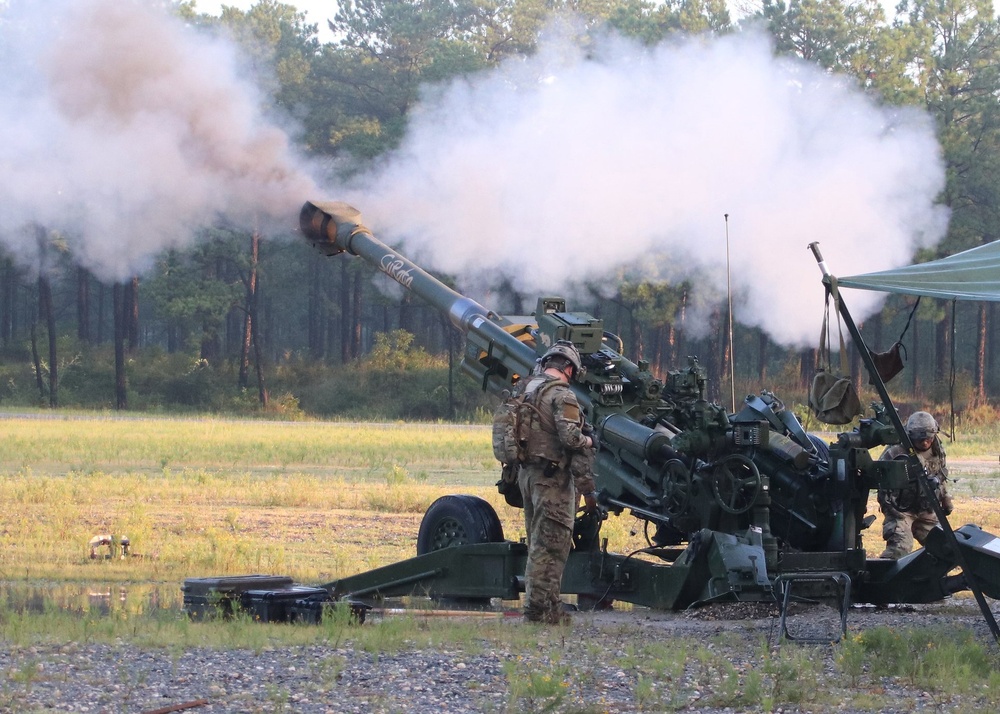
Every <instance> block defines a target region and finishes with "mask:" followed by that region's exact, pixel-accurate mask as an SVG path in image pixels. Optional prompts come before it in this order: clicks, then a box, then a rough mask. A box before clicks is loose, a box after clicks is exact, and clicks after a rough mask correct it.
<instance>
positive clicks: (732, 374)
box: [723, 213, 736, 414]
mask: <svg viewBox="0 0 1000 714" xmlns="http://www.w3.org/2000/svg"><path fill="white" fill-rule="evenodd" d="M723 216H724V217H725V219H726V294H727V295H728V299H729V391H730V394H731V396H732V400H733V414H735V413H736V345H734V344H733V286H732V277H731V276H732V271H731V269H730V262H729V214H728V213H725V214H723Z"/></svg>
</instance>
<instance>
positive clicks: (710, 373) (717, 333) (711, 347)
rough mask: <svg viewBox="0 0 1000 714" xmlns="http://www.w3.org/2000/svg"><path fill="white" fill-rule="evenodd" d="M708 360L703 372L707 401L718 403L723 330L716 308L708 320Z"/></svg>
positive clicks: (719, 314)
mask: <svg viewBox="0 0 1000 714" xmlns="http://www.w3.org/2000/svg"><path fill="white" fill-rule="evenodd" d="M708 320H709V322H708V324H709V329H708V359H706V360H705V362H706V364H705V370H706V372H707V375H706V377H707V378H708V395H707V397H708V401H710V402H718V401H719V400H720V397H721V394H722V360H723V356H722V352H723V350H725V338H724V336H723V334H724V332H725V330H723V329H722V325H721V322H722V313H721V312H720V311H719V309H718V308H715V309H713V310H712V314H711V316H710V317H709V318H708Z"/></svg>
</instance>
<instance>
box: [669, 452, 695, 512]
mask: <svg viewBox="0 0 1000 714" xmlns="http://www.w3.org/2000/svg"><path fill="white" fill-rule="evenodd" d="M690 502H691V472H690V471H689V470H688V467H687V466H685V465H684V462H683V461H681V460H680V459H670V460H669V461H668V462H667V463H665V464H664V465H663V512H664V513H665V514H666V515H668V516H670V517H671V518H677V517H679V516H682V515H684V514H685V513H686V512H687V507H688V504H689V503H690Z"/></svg>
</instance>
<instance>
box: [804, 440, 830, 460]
mask: <svg viewBox="0 0 1000 714" xmlns="http://www.w3.org/2000/svg"><path fill="white" fill-rule="evenodd" d="M808 436H809V441H811V442H812V445H813V447H815V449H816V456H818V457H819V460H820V461H825V462H827V463H830V445H829V444H827V443H826V442H825V441H823V440H822V439H820V438H819V437H818V436H816V435H815V434H808Z"/></svg>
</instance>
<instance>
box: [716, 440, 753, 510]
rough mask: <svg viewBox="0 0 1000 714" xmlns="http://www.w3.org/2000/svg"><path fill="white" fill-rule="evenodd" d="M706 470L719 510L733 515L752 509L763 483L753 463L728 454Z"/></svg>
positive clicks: (742, 457) (739, 455)
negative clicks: (708, 470)
mask: <svg viewBox="0 0 1000 714" xmlns="http://www.w3.org/2000/svg"><path fill="white" fill-rule="evenodd" d="M707 468H708V469H710V472H709V477H710V479H711V481H712V494H713V495H714V496H715V502H716V503H718V504H719V508H721V509H722V510H723V511H725V512H726V513H732V514H734V515H738V514H740V513H746V512H747V511H749V510H750V509H751V508H753V505H754V504H755V503H756V502H757V497H758V496H759V495H760V491H761V487H762V483H763V482H762V480H761V477H760V471H759V470H758V469H757V465H756V464H755V463H754V462H753V461H751V460H750V459H749V458H748V457H746V456H743V454H730V455H729V456H726V457H724V458H722V459H720V460H719V461H716V462H715V463H714V464H711V465H709V466H708V467H707Z"/></svg>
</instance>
